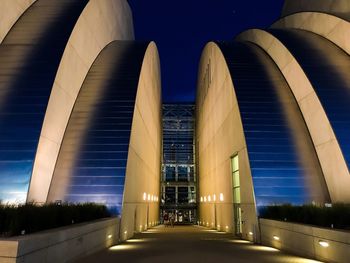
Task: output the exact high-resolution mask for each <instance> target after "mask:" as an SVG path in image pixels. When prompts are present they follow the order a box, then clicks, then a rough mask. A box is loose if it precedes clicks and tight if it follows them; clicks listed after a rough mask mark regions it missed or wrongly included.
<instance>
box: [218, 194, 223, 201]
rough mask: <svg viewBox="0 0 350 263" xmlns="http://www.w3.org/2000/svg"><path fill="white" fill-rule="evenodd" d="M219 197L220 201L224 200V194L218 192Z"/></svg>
mask: <svg viewBox="0 0 350 263" xmlns="http://www.w3.org/2000/svg"><path fill="white" fill-rule="evenodd" d="M219 199H220V201H221V202H223V201H224V194H223V193H220V196H219Z"/></svg>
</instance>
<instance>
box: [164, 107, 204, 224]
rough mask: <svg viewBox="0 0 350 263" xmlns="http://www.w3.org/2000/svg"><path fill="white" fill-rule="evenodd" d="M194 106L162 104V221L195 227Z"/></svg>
mask: <svg viewBox="0 0 350 263" xmlns="http://www.w3.org/2000/svg"><path fill="white" fill-rule="evenodd" d="M194 138H195V133H194V105H192V104H164V105H163V165H162V180H161V192H162V200H161V221H162V222H164V218H169V217H173V218H174V221H175V223H176V224H193V223H195V222H196V215H197V204H196V203H197V198H196V193H197V180H196V173H195V152H194V142H195V139H194Z"/></svg>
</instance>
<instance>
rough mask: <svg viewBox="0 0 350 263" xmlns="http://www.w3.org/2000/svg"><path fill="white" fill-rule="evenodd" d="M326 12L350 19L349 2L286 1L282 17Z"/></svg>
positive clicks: (345, 0) (343, 0)
mask: <svg viewBox="0 0 350 263" xmlns="http://www.w3.org/2000/svg"><path fill="white" fill-rule="evenodd" d="M303 11H311V12H325V13H329V14H334V15H336V16H339V17H342V18H344V19H347V20H349V19H350V1H349V0H286V2H285V4H284V7H283V12H282V16H287V15H290V14H293V13H297V12H303Z"/></svg>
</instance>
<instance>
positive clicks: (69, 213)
mask: <svg viewBox="0 0 350 263" xmlns="http://www.w3.org/2000/svg"><path fill="white" fill-rule="evenodd" d="M110 216H111V215H110V213H109V212H108V210H107V208H106V206H104V205H99V204H92V203H85V204H46V205H42V206H39V205H35V204H24V205H18V206H17V205H4V204H0V235H1V236H15V235H20V234H23V233H22V231H25V234H29V233H34V232H38V231H42V230H46V229H51V228H56V227H61V226H67V225H71V224H75V223H82V222H86V221H91V220H96V219H99V218H105V217H110Z"/></svg>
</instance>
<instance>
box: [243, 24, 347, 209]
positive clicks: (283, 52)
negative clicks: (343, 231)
mask: <svg viewBox="0 0 350 263" xmlns="http://www.w3.org/2000/svg"><path fill="white" fill-rule="evenodd" d="M237 39H238V40H241V41H248V42H252V43H254V44H256V45H258V46H260V47H261V48H263V49H264V50H265V51H266V52H267V54H268V55H269V56H270V57H271V58H272V59H273V60H274V61H275V63H276V65H277V66H278V68H279V69H280V71H281V72H282V74H283V76H284V77H285V79H286V81H287V82H288V85H289V87H290V88H291V90H292V92H293V94H294V96H295V98H296V100H297V102H298V104H299V107H300V110H301V112H302V113H303V116H304V119H305V122H306V124H307V126H308V129H309V132H310V135H311V137H312V140H313V143H314V145H315V148H316V151H317V154H318V158H319V160H320V164H321V166H322V170H323V174H324V176H325V180H326V182H327V187H328V190H329V193H330V197H331V200H332V201H333V202H348V201H349V200H350V193H349V191H347V189H349V187H350V176H349V170H348V167H347V164H346V161H345V159H344V156H343V154H342V151H341V149H340V146H339V143H338V141H337V138H336V136H335V134H334V132H333V128H332V126H331V124H330V122H329V120H328V117H327V114H326V112H325V111H324V109H323V106H322V104H321V102H320V100H319V98H318V96H317V94H316V92H315V90H314V88H313V86H312V84H311V83H310V81H309V79H308V77H307V76H306V74H305V72H304V71H303V69H302V67H301V66H300V64H299V63H298V61H297V60H296V59H295V57H294V56H293V54H291V52H290V51H289V50H288V49H287V48H286V47H285V46H284V45H283V44H282V43H281V41H280V40H279V39H277V38H276V37H274V36H273V35H272V34H270V33H268V32H266V31H263V30H258V29H253V30H249V31H246V32H243V33H242V34H241V35H239V36H238V37H237Z"/></svg>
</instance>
